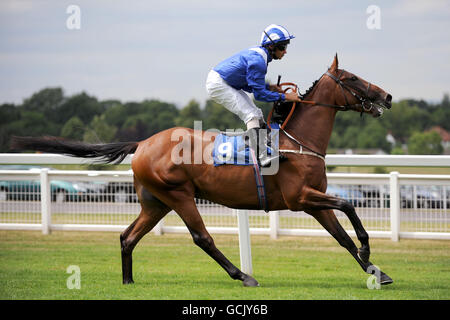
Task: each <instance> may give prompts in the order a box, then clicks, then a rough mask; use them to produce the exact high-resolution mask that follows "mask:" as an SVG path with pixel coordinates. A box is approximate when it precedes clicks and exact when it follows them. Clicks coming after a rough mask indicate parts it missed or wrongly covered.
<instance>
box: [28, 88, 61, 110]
mask: <svg viewBox="0 0 450 320" xmlns="http://www.w3.org/2000/svg"><path fill="white" fill-rule="evenodd" d="M63 101H64V92H63V90H62V89H61V88H45V89H42V90H40V91H38V92H36V93H35V94H33V95H32V96H31V97H30V98H28V99H25V101H24V102H23V104H22V108H23V109H24V110H26V111H36V112H42V113H44V114H45V115H46V116H49V115H51V113H52V112H53V111H55V110H56V109H58V107H59V106H60V105H61V104H62V103H63Z"/></svg>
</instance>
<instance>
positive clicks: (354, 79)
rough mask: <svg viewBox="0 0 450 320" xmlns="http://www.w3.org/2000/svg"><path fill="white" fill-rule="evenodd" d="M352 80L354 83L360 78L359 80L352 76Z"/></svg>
mask: <svg viewBox="0 0 450 320" xmlns="http://www.w3.org/2000/svg"><path fill="white" fill-rule="evenodd" d="M350 79H351V80H352V81H356V80H358V78H357V77H356V76H352V77H351V78H350Z"/></svg>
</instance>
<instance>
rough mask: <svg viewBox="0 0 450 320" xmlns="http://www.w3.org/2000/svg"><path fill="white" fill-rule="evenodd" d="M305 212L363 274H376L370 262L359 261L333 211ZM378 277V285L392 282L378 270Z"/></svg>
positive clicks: (354, 248)
mask: <svg viewBox="0 0 450 320" xmlns="http://www.w3.org/2000/svg"><path fill="white" fill-rule="evenodd" d="M307 212H308V213H309V214H310V215H312V216H313V217H314V218H315V219H316V220H317V221H318V222H319V223H320V224H321V225H322V226H323V227H324V228H325V229H326V230H327V231H328V232H329V233H330V234H331V235H332V236H333V238H335V239H336V240H337V242H338V243H339V244H340V245H341V246H343V247H344V248H346V249H347V250H348V252H350V254H351V255H352V256H353V258H355V260H356V261H357V262H358V263H359V265H360V266H361V268H362V269H363V270H364V271H365V272H367V273H377V269H376V268H375V267H374V266H373V264H372V263H371V262H370V261H363V260H362V259H361V257H360V255H359V254H358V248H357V247H356V245H355V243H354V242H353V240H352V238H350V236H349V235H348V234H347V232H346V231H345V230H344V228H343V227H342V225H341V224H340V223H339V221H338V219H337V218H336V215H335V214H334V212H333V210H308V211H307ZM378 276H379V279H378V280H379V282H380V284H390V283H392V282H393V281H392V279H391V278H390V277H389V276H388V275H387V274H385V273H384V272H382V271H381V270H379V273H378Z"/></svg>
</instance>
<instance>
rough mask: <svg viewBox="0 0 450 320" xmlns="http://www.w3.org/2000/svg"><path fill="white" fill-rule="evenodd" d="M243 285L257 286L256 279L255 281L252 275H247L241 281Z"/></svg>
mask: <svg viewBox="0 0 450 320" xmlns="http://www.w3.org/2000/svg"><path fill="white" fill-rule="evenodd" d="M242 284H243V285H244V287H259V283H258V281H256V280H255V279H254V278H253V277H250V276H247V277H246V278H245V279H244V281H242Z"/></svg>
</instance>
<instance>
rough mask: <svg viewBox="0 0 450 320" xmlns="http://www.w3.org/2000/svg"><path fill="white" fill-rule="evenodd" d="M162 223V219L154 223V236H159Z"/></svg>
mask: <svg viewBox="0 0 450 320" xmlns="http://www.w3.org/2000/svg"><path fill="white" fill-rule="evenodd" d="M163 225H164V219H161V220H159V222H158V223H157V224H156V226H155V227H154V228H153V232H154V233H155V235H156V236H161V235H162V234H163V229H162V228H163Z"/></svg>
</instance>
